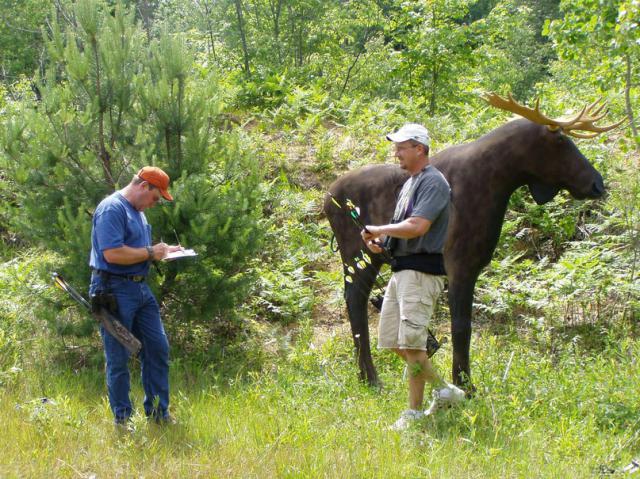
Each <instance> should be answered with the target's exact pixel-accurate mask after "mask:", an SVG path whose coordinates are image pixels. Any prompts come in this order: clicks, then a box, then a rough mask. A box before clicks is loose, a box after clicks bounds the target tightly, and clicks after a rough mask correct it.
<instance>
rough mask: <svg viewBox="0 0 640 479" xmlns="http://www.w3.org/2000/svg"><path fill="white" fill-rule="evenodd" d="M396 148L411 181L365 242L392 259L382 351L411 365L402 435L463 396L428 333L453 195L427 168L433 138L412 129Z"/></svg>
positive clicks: (399, 136) (399, 135)
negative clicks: (435, 355) (440, 369)
mask: <svg viewBox="0 0 640 479" xmlns="http://www.w3.org/2000/svg"><path fill="white" fill-rule="evenodd" d="M387 139H388V140H389V141H392V142H393V143H394V144H395V156H396V158H398V160H399V162H400V168H402V169H404V170H406V171H407V172H408V173H409V174H410V175H411V176H410V178H409V179H408V180H407V182H406V183H405V184H404V186H403V187H402V190H401V192H400V196H399V197H398V203H397V204H396V209H395V213H394V215H393V219H392V222H391V223H390V224H387V225H382V226H374V225H367V226H366V228H365V229H364V230H363V231H362V233H361V234H362V238H363V240H364V241H365V243H366V244H367V247H368V248H369V249H370V250H371V251H372V252H373V253H380V252H382V247H383V244H382V239H383V238H384V247H386V248H387V249H388V251H389V252H390V253H391V255H392V256H393V262H392V264H391V269H392V271H393V275H392V276H391V279H390V280H389V284H388V285H387V289H386V292H385V296H384V302H383V303H382V311H381V312H380V324H379V330H378V347H379V348H380V349H391V350H392V351H394V352H395V353H396V354H398V355H399V356H400V357H401V358H403V359H404V361H405V362H406V363H407V368H408V371H409V409H407V410H405V411H404V412H403V413H402V415H401V416H400V418H399V419H398V420H397V421H396V422H395V423H394V424H393V426H392V428H393V429H396V430H403V429H406V428H407V427H409V425H410V424H411V423H412V422H414V421H416V420H418V419H421V418H422V417H424V416H425V415H429V414H432V413H434V412H435V411H437V410H438V409H440V408H442V407H446V406H449V405H451V404H453V403H456V402H460V401H462V400H463V399H464V391H462V390H461V389H459V388H458V387H456V386H454V385H453V384H449V383H447V382H445V381H444V380H443V379H442V378H441V377H440V376H439V375H438V373H437V372H436V371H435V369H434V367H433V365H432V363H431V361H430V360H429V358H428V357H427V353H426V350H427V346H426V345H427V337H428V332H427V328H428V325H429V319H430V318H431V315H432V314H433V310H434V306H435V304H436V302H437V300H438V296H439V295H440V293H441V292H442V290H443V289H444V278H445V274H446V273H445V270H444V261H443V258H442V250H443V247H444V241H445V237H446V234H447V225H448V222H449V203H450V197H451V189H450V187H449V183H448V182H447V180H446V179H445V177H444V176H443V175H442V173H440V172H439V171H438V170H437V169H436V168H435V167H433V166H431V165H430V164H429V133H428V132H427V129H426V128H425V127H424V126H422V125H418V124H415V123H409V124H406V125H404V126H403V127H402V128H400V129H399V130H398V131H397V132H395V133H392V134H389V135H387ZM426 382H429V383H430V384H431V386H432V387H433V397H434V398H433V401H432V403H431V406H430V407H429V409H428V410H427V411H424V412H423V411H422V407H423V406H422V402H423V398H424V387H425V383H426Z"/></svg>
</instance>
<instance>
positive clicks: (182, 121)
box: [0, 0, 260, 323]
mask: <svg viewBox="0 0 640 479" xmlns="http://www.w3.org/2000/svg"><path fill="white" fill-rule="evenodd" d="M71 17H73V18H75V22H72V23H60V22H58V21H57V20H56V19H55V18H52V20H51V29H50V31H49V32H48V41H47V51H48V53H49V56H50V57H49V59H50V62H49V66H48V69H47V73H46V75H45V76H44V77H42V78H41V79H40V81H39V86H40V91H41V94H42V100H41V101H35V100H34V99H33V98H31V96H30V95H29V94H28V92H26V91H22V92H21V95H22V98H21V101H17V102H15V103H13V104H12V105H11V109H12V113H13V115H12V117H11V119H10V120H8V121H7V122H5V123H4V124H3V128H2V134H1V140H0V145H1V147H2V153H3V155H2V163H1V166H0V167H1V168H2V170H3V171H5V172H6V174H7V177H8V179H9V181H10V182H11V183H12V189H13V194H15V200H14V202H13V204H12V205H6V207H8V208H9V210H8V211H10V220H9V222H10V225H11V228H12V230H13V231H16V232H17V233H18V234H19V235H21V236H23V237H25V238H27V239H30V240H32V241H36V242H39V243H40V244H43V245H46V246H47V247H48V248H51V249H52V250H55V251H58V252H59V253H61V255H62V257H63V258H64V265H63V267H62V272H63V273H66V275H67V276H68V277H69V279H70V280H71V281H72V282H74V283H77V284H86V281H87V279H88V275H89V270H88V267H87V265H86V263H87V256H88V252H89V249H90V231H91V213H92V211H93V209H94V208H95V206H96V204H97V203H98V202H99V201H100V200H101V199H102V198H103V197H104V196H105V195H106V194H108V193H110V192H111V191H113V190H114V189H117V188H120V187H123V186H125V185H126V184H127V183H128V182H129V180H130V179H131V177H132V175H133V174H134V173H135V172H136V171H137V169H138V168H140V167H141V166H143V165H145V164H156V165H158V166H161V167H163V168H164V169H165V170H166V171H167V173H168V174H169V175H170V177H171V178H173V180H174V181H173V184H172V189H173V191H174V192H175V197H176V201H175V202H174V203H173V204H172V205H171V206H167V207H162V208H157V211H151V212H149V217H150V219H151V224H152V225H153V227H154V233H153V236H154V240H155V241H160V239H165V240H167V241H168V242H173V238H174V237H175V235H176V234H177V235H179V236H180V238H181V241H183V243H184V244H185V246H188V247H194V248H195V249H196V250H198V252H199V253H200V255H201V256H200V258H201V261H198V262H195V263H194V264H190V263H184V264H182V263H181V264H179V265H178V264H175V265H173V264H172V265H168V266H167V267H166V271H165V275H164V277H163V278H159V277H156V278H155V285H156V289H157V290H158V291H159V293H160V296H161V297H160V300H161V301H162V300H163V298H164V296H165V295H166V294H167V293H168V291H171V292H172V294H173V295H174V296H172V297H171V298H170V299H171V300H172V304H174V305H175V306H176V309H175V312H176V313H181V314H184V315H185V316H188V317H190V318H192V321H196V322H197V321H201V322H204V323H209V322H210V321H211V320H214V319H215V318H218V317H220V315H221V314H223V313H224V312H228V311H231V310H233V308H234V306H235V305H236V304H238V302H241V301H242V299H243V298H244V295H245V294H246V292H247V289H248V284H250V282H251V277H250V276H247V275H246V274H245V273H244V270H245V267H246V265H247V262H248V259H249V258H251V257H252V255H253V253H254V252H255V251H256V249H257V248H258V246H259V244H260V234H258V233H257V229H256V228H257V221H258V219H259V217H260V208H259V196H258V193H257V189H256V187H257V185H258V183H259V181H260V175H259V173H258V169H257V165H256V164H255V162H253V161H252V159H251V156H250V145H248V144H246V142H245V141H244V140H242V139H241V138H239V136H238V135H237V134H235V133H233V132H224V131H221V130H219V129H218V128H217V127H216V125H217V121H216V118H217V115H218V114H219V113H220V110H221V102H222V97H223V95H222V94H220V92H219V88H218V84H217V82H216V78H215V75H214V74H213V73H210V72H199V71H197V70H195V69H194V64H193V62H194V60H193V56H192V55H191V52H190V50H189V48H188V47H187V45H186V44H185V43H184V41H183V40H182V39H181V38H180V37H179V36H171V35H169V34H161V35H160V36H159V38H158V39H156V40H154V41H152V42H150V43H147V42H146V41H145V34H144V32H143V30H142V28H141V26H140V25H139V24H138V23H137V22H136V20H135V16H134V13H133V10H129V9H127V8H125V7H124V6H123V5H122V4H121V3H118V4H116V6H115V7H113V8H111V7H110V6H109V5H108V4H107V3H105V2H101V1H98V0H83V1H80V2H78V3H77V4H75V5H74V9H73V10H70V11H68V12H66V15H65V16H64V17H63V18H71ZM3 207H5V205H3ZM211 291H215V292H216V293H215V294H211ZM178 298H180V299H178ZM167 299H169V298H167Z"/></svg>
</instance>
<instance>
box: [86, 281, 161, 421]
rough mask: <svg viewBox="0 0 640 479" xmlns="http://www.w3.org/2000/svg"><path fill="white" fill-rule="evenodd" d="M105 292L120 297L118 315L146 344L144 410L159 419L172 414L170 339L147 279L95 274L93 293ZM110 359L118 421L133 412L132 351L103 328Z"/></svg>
mask: <svg viewBox="0 0 640 479" xmlns="http://www.w3.org/2000/svg"><path fill="white" fill-rule="evenodd" d="M97 291H105V292H107V293H111V294H113V295H114V296H115V297H116V300H117V302H118V318H119V319H120V321H121V322H122V324H123V325H124V326H125V327H126V328H127V329H128V330H129V331H131V332H132V333H133V334H134V336H136V337H137V338H138V339H139V340H140V342H141V343H142V350H141V351H140V363H141V368H142V387H143V389H144V394H145V396H144V412H145V414H146V415H147V416H151V417H154V418H155V419H163V418H166V417H167V416H168V414H169V341H168V340H167V335H166V334H165V332H164V327H163V325H162V320H161V319H160V308H159V306H158V302H157V301H156V298H155V297H154V296H153V293H152V292H151V289H150V288H149V285H148V284H147V283H146V282H144V281H143V282H140V283H136V282H133V281H129V280H127V279H125V278H120V277H117V276H110V277H109V278H108V279H104V278H103V277H101V276H98V275H97V274H95V273H94V274H93V275H92V276H91V286H90V288H89V294H91V295H93V294H94V293H95V292H97ZM100 334H101V335H102V342H103V344H104V354H105V358H106V361H107V392H108V394H109V404H110V405H111V410H112V412H113V415H114V416H115V420H116V422H124V421H126V420H127V419H128V418H129V416H131V414H132V412H133V408H132V406H131V400H130V398H129V389H130V384H129V382H130V380H129V367H128V362H129V352H128V351H127V350H126V348H125V347H124V346H122V345H121V344H120V343H119V342H118V341H116V340H115V339H114V337H113V336H111V335H110V334H109V333H108V332H106V331H105V330H104V328H102V327H100Z"/></svg>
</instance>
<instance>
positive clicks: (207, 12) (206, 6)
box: [202, 0, 218, 63]
mask: <svg viewBox="0 0 640 479" xmlns="http://www.w3.org/2000/svg"><path fill="white" fill-rule="evenodd" d="M202 4H203V6H204V14H205V16H206V17H207V30H208V32H209V43H210V44H211V54H212V55H213V60H214V61H215V62H216V63H218V57H217V56H216V44H215V39H214V37H213V25H212V24H211V10H209V2H208V0H204V2H202Z"/></svg>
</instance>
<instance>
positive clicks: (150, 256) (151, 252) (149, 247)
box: [145, 246, 153, 261]
mask: <svg viewBox="0 0 640 479" xmlns="http://www.w3.org/2000/svg"><path fill="white" fill-rule="evenodd" d="M145 248H147V254H148V255H149V258H147V259H148V261H153V248H152V247H151V246H145Z"/></svg>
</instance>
